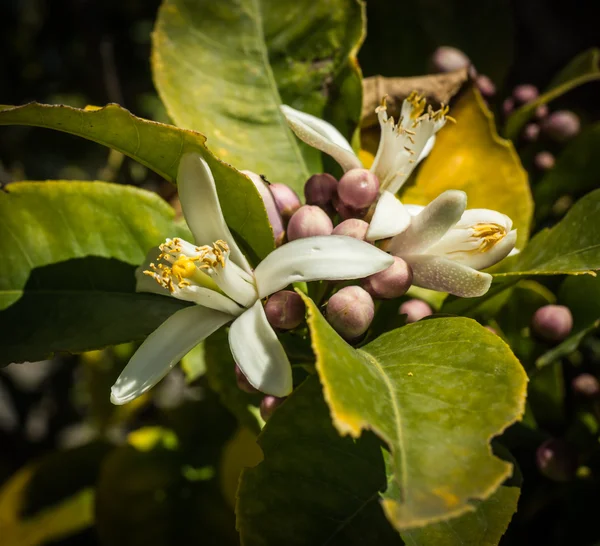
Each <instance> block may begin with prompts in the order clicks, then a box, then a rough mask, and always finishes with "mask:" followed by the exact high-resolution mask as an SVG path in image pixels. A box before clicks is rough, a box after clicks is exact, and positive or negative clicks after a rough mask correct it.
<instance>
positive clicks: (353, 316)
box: [326, 286, 375, 340]
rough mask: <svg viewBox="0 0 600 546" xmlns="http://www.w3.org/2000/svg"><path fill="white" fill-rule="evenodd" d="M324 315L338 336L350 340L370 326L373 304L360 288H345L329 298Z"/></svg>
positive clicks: (367, 294) (373, 312)
mask: <svg viewBox="0 0 600 546" xmlns="http://www.w3.org/2000/svg"><path fill="white" fill-rule="evenodd" d="M326 315H327V320H328V321H329V324H331V326H333V328H334V329H335V331H336V332H337V333H338V334H340V335H341V336H342V337H343V338H344V339H346V340H352V339H356V338H357V337H359V336H361V335H363V334H364V333H365V332H366V331H367V329H368V328H369V326H370V325H371V322H372V321H373V316H374V315H375V304H374V303H373V299H372V298H371V296H370V295H369V293H368V292H366V291H365V290H363V289H362V288H361V287H360V286H346V287H345V288H342V289H341V290H340V291H338V292H336V293H335V294H334V295H333V296H331V298H329V302H327V310H326Z"/></svg>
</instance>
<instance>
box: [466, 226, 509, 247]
mask: <svg viewBox="0 0 600 546" xmlns="http://www.w3.org/2000/svg"><path fill="white" fill-rule="evenodd" d="M471 229H472V230H473V236H474V237H476V238H477V239H480V243H479V247H478V248H477V250H476V251H477V252H487V251H488V250H490V249H492V248H493V247H494V246H495V245H496V244H498V243H499V242H500V241H501V240H502V239H504V237H505V236H506V228H505V227H504V226H501V225H500V224H493V223H489V224H486V223H481V224H475V225H474V226H473V227H472V228H471Z"/></svg>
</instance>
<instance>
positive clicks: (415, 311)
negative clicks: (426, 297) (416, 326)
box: [398, 300, 433, 323]
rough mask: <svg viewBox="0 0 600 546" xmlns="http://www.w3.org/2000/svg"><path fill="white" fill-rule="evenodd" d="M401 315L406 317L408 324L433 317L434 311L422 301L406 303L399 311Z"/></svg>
mask: <svg viewBox="0 0 600 546" xmlns="http://www.w3.org/2000/svg"><path fill="white" fill-rule="evenodd" d="M398 313H399V314H400V315H406V322H408V323H410V322H417V321H418V320H421V319H422V318H425V317H428V316H429V315H433V310H432V309H431V307H429V305H427V304H426V303H425V302H424V301H421V300H408V301H405V302H404V303H403V304H402V305H401V306H400V309H399V310H398Z"/></svg>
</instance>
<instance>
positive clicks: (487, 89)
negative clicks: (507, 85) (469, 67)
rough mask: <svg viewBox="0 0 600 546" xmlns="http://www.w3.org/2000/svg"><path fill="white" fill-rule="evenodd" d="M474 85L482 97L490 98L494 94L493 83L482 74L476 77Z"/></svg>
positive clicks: (494, 87)
mask: <svg viewBox="0 0 600 546" xmlns="http://www.w3.org/2000/svg"><path fill="white" fill-rule="evenodd" d="M475 85H477V88H478V89H479V91H481V94H482V95H483V96H484V97H488V98H491V97H493V96H494V95H495V94H496V86H495V85H494V82H493V81H492V80H490V78H488V77H487V76H486V75H484V74H481V75H479V76H477V78H476V80H475Z"/></svg>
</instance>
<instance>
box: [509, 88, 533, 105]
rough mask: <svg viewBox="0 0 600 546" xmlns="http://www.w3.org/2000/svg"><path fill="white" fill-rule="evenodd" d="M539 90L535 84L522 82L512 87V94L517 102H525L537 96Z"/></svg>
mask: <svg viewBox="0 0 600 546" xmlns="http://www.w3.org/2000/svg"><path fill="white" fill-rule="evenodd" d="M539 94H540V93H539V91H538V89H537V87H536V86H535V85H531V84H529V83H524V84H521V85H517V87H515V88H514V89H513V93H512V96H513V97H514V99H515V100H516V101H517V102H518V103H519V104H527V103H528V102H531V101H533V100H535V99H537V98H538V95H539Z"/></svg>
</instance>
